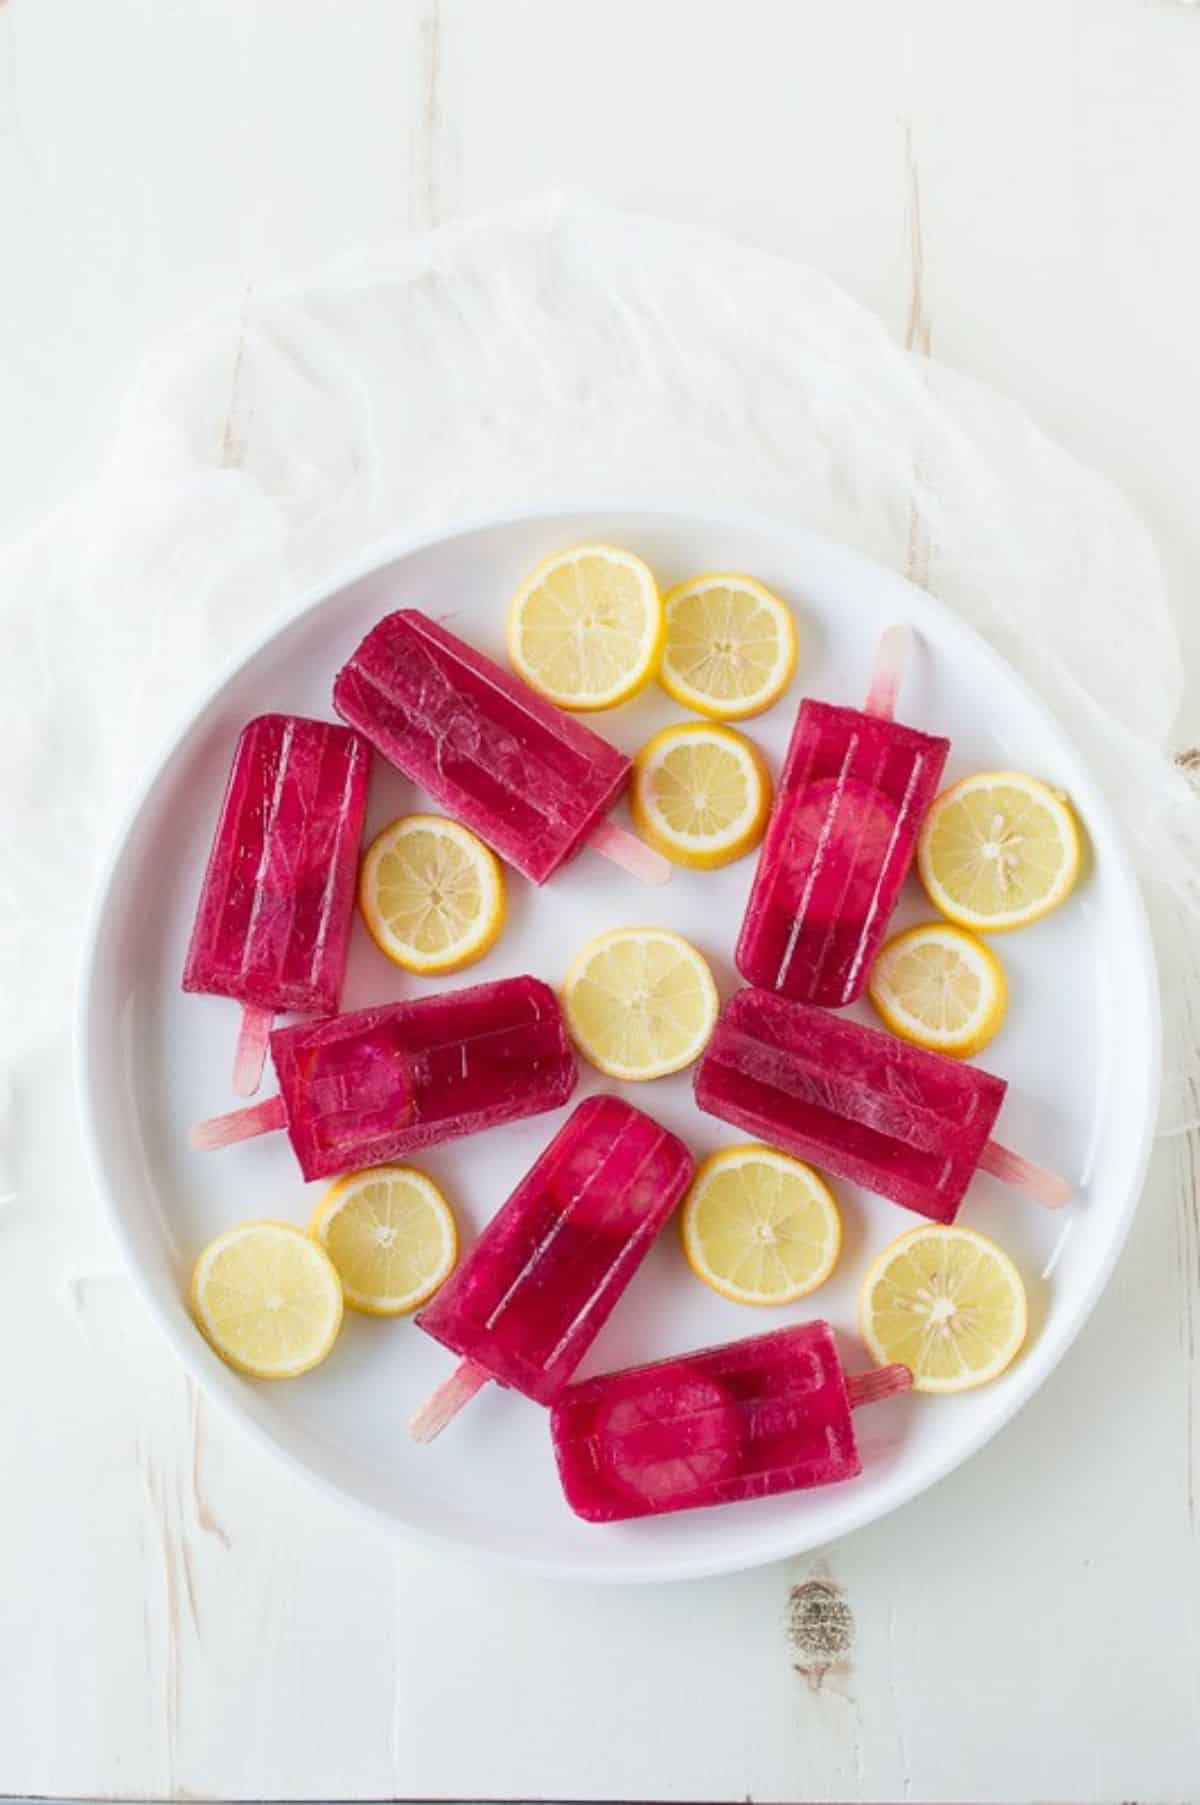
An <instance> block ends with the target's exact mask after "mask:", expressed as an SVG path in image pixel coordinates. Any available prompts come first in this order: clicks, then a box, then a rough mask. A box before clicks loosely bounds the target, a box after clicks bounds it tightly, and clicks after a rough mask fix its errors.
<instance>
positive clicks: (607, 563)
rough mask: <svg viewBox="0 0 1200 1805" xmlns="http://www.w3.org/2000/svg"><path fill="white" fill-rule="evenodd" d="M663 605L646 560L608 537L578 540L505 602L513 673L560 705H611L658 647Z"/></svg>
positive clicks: (642, 676)
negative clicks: (606, 540)
mask: <svg viewBox="0 0 1200 1805" xmlns="http://www.w3.org/2000/svg"><path fill="white" fill-rule="evenodd" d="M662 641H663V605H662V598H661V597H660V596H659V593H658V584H657V583H656V582H655V581H654V574H653V572H652V571H651V569H650V567H649V565H648V564H644V563H643V562H642V560H641V558H635V557H634V555H633V553H632V552H623V551H618V549H617V548H616V546H613V545H577V546H575V547H573V549H572V550H570V551H565V552H556V553H555V555H554V557H552V558H546V559H545V560H544V561H543V562H542V563H541V564H539V565H538V567H537V569H536V570H535V571H533V572H532V573H531V574H530V575H529V576H528V577H526V579H525V581H524V582H523V583H522V584H521V587H520V588H519V589H518V590H517V593H516V594H515V595H514V596H513V599H512V601H511V602H510V603H509V608H508V655H509V657H510V658H511V660H512V665H513V669H514V670H515V671H516V672H517V674H518V676H521V677H524V679H525V681H526V683H531V684H532V685H533V687H534V689H537V690H540V691H541V693H542V694H543V695H544V696H549V698H550V700H551V701H552V702H557V703H558V706H559V707H560V708H568V709H572V710H576V711H579V712H584V711H587V710H589V709H594V708H615V707H616V705H617V703H618V702H627V701H628V700H629V698H630V696H636V695H637V693H638V691H639V690H640V689H644V688H645V687H646V685H647V683H649V681H650V679H651V678H652V677H653V676H654V673H655V671H656V670H657V669H658V661H659V658H660V657H661V655H662Z"/></svg>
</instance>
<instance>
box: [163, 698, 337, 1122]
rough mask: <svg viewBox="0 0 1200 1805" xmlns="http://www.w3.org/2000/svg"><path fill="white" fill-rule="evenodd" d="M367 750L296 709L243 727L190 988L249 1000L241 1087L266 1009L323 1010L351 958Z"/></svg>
mask: <svg viewBox="0 0 1200 1805" xmlns="http://www.w3.org/2000/svg"><path fill="white" fill-rule="evenodd" d="M370 758H371V753H370V748H369V747H368V746H367V743H366V741H365V740H363V739H360V737H359V736H358V734H357V733H351V732H349V731H348V730H347V729H346V728H345V727H338V726H335V725H334V724H333V723H332V722H330V721H310V720H305V719H304V718H302V717H301V716H298V715H282V714H270V715H260V716H259V717H258V719H257V720H254V721H251V722H250V723H249V724H248V725H247V726H246V727H244V728H243V729H242V733H241V737H240V738H239V740H238V743H237V750H236V752H235V753H234V758H233V766H232V768H231V770H230V773H229V782H228V784H227V786H226V790H225V799H224V802H223V803H222V805H221V814H220V818H219V820H218V822H217V829H216V833H215V835H214V837H213V844H212V851H211V853H210V854H209V860H208V868H207V870H206V872H205V875H204V886H203V888H202V890H201V893H200V902H199V906H198V908H197V911H196V921H195V926H194V927H193V929H192V938H191V944H190V945H189V947H188V953H187V963H186V964H185V966H184V972H183V988H184V989H185V990H188V991H201V992H204V993H206V994H208V995H215V996H227V997H234V998H236V999H237V1001H238V1002H240V1003H241V1004H243V1005H244V1023H243V1032H242V1037H241V1040H240V1042H239V1050H238V1060H237V1064H236V1068H235V1079H234V1082H235V1086H236V1088H237V1089H238V1090H239V1091H240V1092H241V1094H242V1095H244V1096H247V1095H249V1094H250V1093H251V1092H253V1091H255V1090H257V1088H258V1081H259V1078H260V1076H261V1073H262V1063H263V1056H264V1054H265V1052H266V1042H267V1035H268V1033H269V1032H270V1026H271V1018H272V1016H273V1015H274V1014H275V1013H276V1012H277V1011H280V1010H297V1011H299V1012H300V1013H301V1014H305V1015H328V1014H331V1013H332V1011H333V1010H335V1009H336V1008H337V1003H338V992H339V990H340V989H341V984H342V974H343V972H344V970H345V966H346V945H347V941H348V939H349V936H350V918H351V914H352V911H353V907H354V883H355V876H356V873H357V865H358V846H359V840H360V837H361V834H362V823H363V812H364V810H365V808H366V803H367V771H368V766H369V764H370Z"/></svg>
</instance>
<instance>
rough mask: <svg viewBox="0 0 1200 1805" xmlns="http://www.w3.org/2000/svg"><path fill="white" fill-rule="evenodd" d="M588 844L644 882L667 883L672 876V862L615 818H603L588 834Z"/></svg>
mask: <svg viewBox="0 0 1200 1805" xmlns="http://www.w3.org/2000/svg"><path fill="white" fill-rule="evenodd" d="M587 843H588V845H589V846H590V847H591V848H592V849H593V851H595V852H602V853H603V854H604V856H605V858H606V859H611V860H612V862H613V864H614V865H619V866H620V867H621V869H622V871H628V872H629V874H630V876H631V877H636V878H640V880H641V882H642V883H643V884H665V883H666V882H667V880H668V879H669V878H670V875H671V862H670V860H669V859H664V858H663V855H662V853H661V852H655V850H654V848H653V846H647V844H646V842H645V841H644V840H639V839H638V837H637V835H636V834H631V833H630V832H629V831H628V829H627V828H624V827H618V825H617V823H616V822H615V821H608V820H605V821H602V822H601V823H600V825H599V827H594V828H593V829H592V831H591V833H590V834H589V835H588V841H587Z"/></svg>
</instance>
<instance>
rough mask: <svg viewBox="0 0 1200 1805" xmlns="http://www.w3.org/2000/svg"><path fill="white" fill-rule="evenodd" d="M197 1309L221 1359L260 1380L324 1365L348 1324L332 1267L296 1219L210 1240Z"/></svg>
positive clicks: (198, 1275) (199, 1275)
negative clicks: (343, 1319)
mask: <svg viewBox="0 0 1200 1805" xmlns="http://www.w3.org/2000/svg"><path fill="white" fill-rule="evenodd" d="M191 1305H192V1314H193V1316H194V1317H195V1319H196V1322H197V1323H198V1325H199V1327H200V1329H201V1330H202V1331H203V1333H204V1335H205V1336H206V1337H207V1339H208V1340H209V1341H210V1342H211V1344H212V1346H213V1347H214V1348H215V1349H216V1351H217V1353H218V1354H220V1356H221V1358H222V1360H224V1361H226V1362H227V1364H228V1365H230V1366H233V1367H236V1368H237V1370H238V1372H240V1373H250V1374H252V1375H253V1376H254V1377H255V1378H256V1379H294V1378H295V1377H296V1376H297V1374H299V1373H306V1372H308V1371H309V1369H310V1368H311V1367H314V1366H318V1365H319V1364H320V1362H321V1361H322V1360H324V1358H325V1356H326V1354H327V1353H328V1352H329V1350H330V1348H331V1347H332V1346H333V1344H334V1342H335V1341H336V1340H337V1335H338V1330H339V1329H340V1328H341V1326H342V1286H341V1281H340V1280H339V1278H338V1275H337V1272H336V1271H335V1269H334V1265H333V1262H332V1260H331V1259H330V1258H329V1255H328V1254H327V1253H326V1252H325V1250H324V1249H323V1248H321V1247H318V1246H317V1244H316V1242H315V1241H313V1240H311V1239H310V1237H309V1236H308V1235H306V1234H305V1233H304V1231H303V1229H299V1228H296V1227H295V1226H294V1225H293V1224H292V1223H290V1222H243V1223H241V1224H240V1226H239V1227H237V1228H231V1229H227V1230H226V1232H225V1233H224V1234H223V1235H218V1236H217V1238H216V1240H215V1241H210V1242H209V1244H208V1246H207V1247H206V1248H205V1249H204V1252H203V1253H202V1254H201V1255H200V1258H199V1259H198V1260H197V1261H196V1265H195V1269H194V1271H193V1273H192V1289H191Z"/></svg>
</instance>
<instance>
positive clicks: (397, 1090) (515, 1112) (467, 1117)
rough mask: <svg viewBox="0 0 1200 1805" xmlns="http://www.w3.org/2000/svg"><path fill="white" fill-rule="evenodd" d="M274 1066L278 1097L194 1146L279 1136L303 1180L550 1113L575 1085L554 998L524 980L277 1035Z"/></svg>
mask: <svg viewBox="0 0 1200 1805" xmlns="http://www.w3.org/2000/svg"><path fill="white" fill-rule="evenodd" d="M271 1056H272V1058H273V1060H274V1062H275V1072H276V1075H277V1077H278V1079H279V1095H278V1096H277V1097H271V1098H269V1099H267V1101H266V1102H263V1103H258V1104H255V1105H254V1106H253V1107H252V1108H250V1109H239V1110H234V1111H233V1112H232V1113H231V1114H230V1115H226V1116H218V1117H215V1118H214V1119H213V1120H212V1121H210V1122H202V1123H201V1124H200V1125H199V1127H197V1128H196V1129H194V1130H193V1133H192V1144H193V1146H196V1147H199V1148H203V1149H206V1150H212V1149H215V1148H218V1147H227V1146H229V1145H231V1144H232V1143H233V1142H235V1141H242V1140H247V1139H248V1138H250V1137H251V1136H252V1135H258V1134H266V1133H268V1132H270V1131H271V1130H273V1129H277V1128H283V1129H286V1130H287V1134H288V1138H289V1140H290V1141H291V1143H292V1148H293V1151H294V1152H295V1155H296V1158H297V1160H298V1161H299V1163H300V1170H301V1171H302V1173H303V1174H304V1176H305V1178H307V1179H313V1178H330V1177H333V1176H335V1175H336V1174H337V1173H339V1172H348V1171H351V1170H352V1169H354V1168H355V1167H358V1166H376V1165H382V1164H384V1163H386V1162H387V1161H389V1160H394V1159H400V1158H402V1157H403V1156H404V1155H406V1154H409V1153H413V1152H416V1151H417V1150H418V1149H420V1148H422V1147H432V1146H436V1145H437V1144H438V1143H439V1142H441V1141H448V1140H452V1139H454V1138H455V1137H457V1136H459V1135H464V1134H477V1133H479V1132H480V1131H481V1130H483V1129H485V1128H495V1127H498V1126H499V1125H500V1124H501V1123H503V1122H513V1121H516V1120H517V1119H518V1118H519V1117H522V1116H531V1115H537V1114H539V1113H541V1112H542V1111H543V1110H548V1109H557V1108H559V1106H560V1105H561V1104H563V1103H565V1102H566V1101H567V1099H568V1097H569V1096H570V1095H571V1092H572V1091H573V1090H574V1088H575V1084H576V1080H577V1078H578V1075H579V1074H578V1068H577V1066H576V1063H575V1055H574V1053H573V1051H572V1049H571V1044H570V1041H569V1039H568V1037H567V1031H566V1027H565V1025H564V1022H563V1018H562V1011H561V1009H560V1008H559V1005H558V999H557V998H556V996H555V995H554V992H553V991H552V990H551V989H550V987H549V985H547V984H543V983H542V982H541V980H540V979H538V978H531V977H520V978H502V979H500V980H498V981H497V982H496V983H492V984H475V985H472V986H470V987H469V988H468V989H465V990H453V991H446V992H443V993H442V994H441V995H439V996H428V997H421V998H419V999H418V1000H416V1001H414V1002H405V1003H391V1004H388V1005H387V1006H385V1007H383V1008H378V1009H359V1010H356V1011H354V1012H353V1013H351V1014H347V1015H336V1016H333V1017H332V1018H331V1019H330V1020H328V1021H322V1022H315V1023H303V1024H301V1025H299V1026H297V1027H294V1028H278V1029H276V1031H275V1033H274V1034H272V1036H271Z"/></svg>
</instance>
